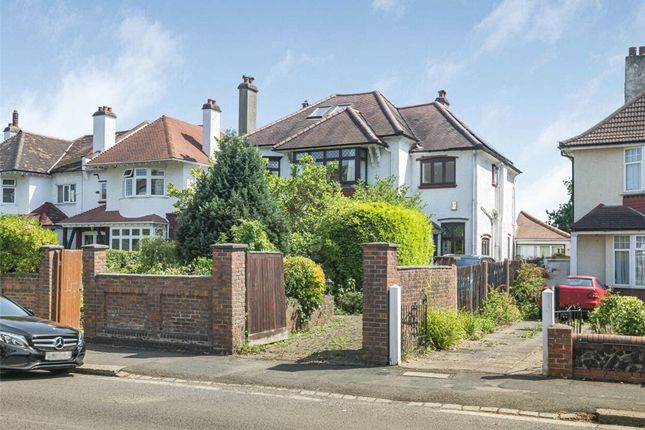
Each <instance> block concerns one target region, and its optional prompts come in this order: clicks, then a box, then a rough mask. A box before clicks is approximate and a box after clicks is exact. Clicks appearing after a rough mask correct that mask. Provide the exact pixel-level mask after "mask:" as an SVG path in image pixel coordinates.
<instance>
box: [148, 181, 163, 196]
mask: <svg viewBox="0 0 645 430" xmlns="http://www.w3.org/2000/svg"><path fill="white" fill-rule="evenodd" d="M164 182H165V179H151V180H150V188H152V190H151V194H152V195H153V196H163V194H164Z"/></svg>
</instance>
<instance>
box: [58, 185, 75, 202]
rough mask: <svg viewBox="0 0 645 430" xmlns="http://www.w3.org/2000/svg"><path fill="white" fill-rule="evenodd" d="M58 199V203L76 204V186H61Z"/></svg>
mask: <svg viewBox="0 0 645 430" xmlns="http://www.w3.org/2000/svg"><path fill="white" fill-rule="evenodd" d="M57 197H58V199H57V200H58V203H75V202H76V184H66V185H59V186H58V193H57Z"/></svg>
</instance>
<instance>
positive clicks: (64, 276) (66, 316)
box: [55, 249, 83, 328]
mask: <svg viewBox="0 0 645 430" xmlns="http://www.w3.org/2000/svg"><path fill="white" fill-rule="evenodd" d="M82 264H83V252H82V251H80V250H71V249H63V250H61V251H60V253H58V267H59V272H58V276H57V280H58V282H57V288H56V313H55V318H56V321H57V322H59V323H61V324H63V325H67V326H71V327H74V328H80V326H81V286H82V280H81V279H82V278H81V276H82V274H81V268H82Z"/></svg>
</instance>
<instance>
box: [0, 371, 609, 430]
mask: <svg viewBox="0 0 645 430" xmlns="http://www.w3.org/2000/svg"><path fill="white" fill-rule="evenodd" d="M319 394H320V395H316V393H314V392H311V393H310V394H308V393H302V394H294V393H292V392H290V391H288V390H277V389H271V388H261V387H242V386H227V385H222V384H216V383H206V384H197V383H189V382H186V381H164V380H150V379H148V380H145V379H141V378H140V379H132V378H106V377H98V376H88V375H78V374H76V375H71V376H67V377H55V376H51V375H49V374H48V373H46V372H43V373H30V374H22V375H13V376H9V377H6V378H4V379H3V380H2V383H1V384H0V403H1V404H2V408H1V410H0V427H1V428H5V429H14V428H21V429H32V428H33V429H61V428H64V429H68V428H78V429H86V428H92V429H195V428H222V429H252V428H262V429H290V428H307V429H330V428H352V429H354V428H356V429H362V428H364V429H370V430H376V429H388V430H389V429H395V428H409V429H416V428H438V429H444V428H445V429H452V428H459V429H462V430H467V429H477V430H479V429H482V428H493V427H494V428H498V429H517V428H522V429H546V430H555V429H565V428H570V427H574V428H575V427H577V428H607V427H603V426H598V425H595V424H592V423H588V422H586V423H580V422H567V421H560V420H553V419H545V418H539V417H530V416H504V415H499V414H488V413H482V412H475V411H468V410H463V409H462V410H456V409H451V408H449V407H436V406H435V405H430V404H426V405H424V404H421V403H417V404H400V403H396V402H387V401H377V399H373V398H372V399H369V398H363V399H360V398H338V397H334V396H332V395H330V394H329V393H319Z"/></svg>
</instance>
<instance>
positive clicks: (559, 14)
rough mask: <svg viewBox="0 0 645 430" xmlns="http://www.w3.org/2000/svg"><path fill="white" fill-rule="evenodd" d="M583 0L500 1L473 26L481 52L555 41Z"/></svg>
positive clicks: (584, 3)
mask: <svg viewBox="0 0 645 430" xmlns="http://www.w3.org/2000/svg"><path fill="white" fill-rule="evenodd" d="M595 4H596V3H595V2H583V1H582V0H503V1H502V2H501V3H499V4H498V5H497V6H496V7H495V8H494V9H493V11H492V12H491V13H490V14H488V15H487V16H486V17H485V18H484V19H483V20H482V21H481V22H479V24H477V25H476V26H475V32H476V33H478V34H479V35H480V36H481V37H483V41H482V44H481V51H482V52H493V51H496V50H498V49H502V48H504V47H506V46H509V45H511V44H514V43H526V42H531V41H539V42H544V43H554V42H557V41H558V40H560V38H561V37H562V36H563V34H564V33H565V31H567V30H568V29H570V28H572V26H573V24H574V22H573V21H574V19H576V18H580V12H581V10H582V9H583V7H589V6H590V5H591V6H594V7H595Z"/></svg>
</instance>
